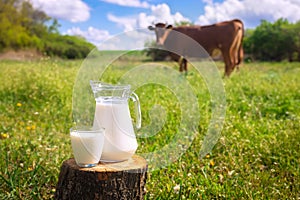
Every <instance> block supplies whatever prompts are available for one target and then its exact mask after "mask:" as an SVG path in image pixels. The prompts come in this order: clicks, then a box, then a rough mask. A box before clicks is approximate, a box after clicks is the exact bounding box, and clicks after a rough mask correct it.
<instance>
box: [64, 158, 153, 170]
mask: <svg viewBox="0 0 300 200" xmlns="http://www.w3.org/2000/svg"><path fill="white" fill-rule="evenodd" d="M64 164H66V165H68V166H69V167H70V168H72V169H74V170H80V171H87V172H119V171H131V170H140V169H147V161H146V160H145V159H144V158H143V157H141V156H138V155H133V156H132V157H131V158H129V159H128V160H126V161H122V162H101V161H100V162H99V163H98V165H97V166H95V167H91V168H81V167H79V166H78V165H77V164H76V162H75V159H74V158H70V159H68V160H66V161H64Z"/></svg>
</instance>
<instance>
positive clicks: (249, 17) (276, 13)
mask: <svg viewBox="0 0 300 200" xmlns="http://www.w3.org/2000/svg"><path fill="white" fill-rule="evenodd" d="M203 2H206V3H207V5H206V6H205V8H204V11H205V13H204V15H201V16H199V18H198V20H197V21H196V22H195V23H196V24H201V25H205V24H211V23H215V22H219V21H224V20H229V19H233V18H240V19H242V20H243V21H244V23H245V26H246V27H250V28H251V27H255V26H256V25H259V23H260V21H261V20H262V19H264V20H268V21H271V22H274V21H276V20H277V19H279V18H285V19H288V20H289V21H290V22H296V21H298V20H300V12H299V10H300V1H299V0H260V1H259V2H257V1H253V0H244V1H241V0H224V1H223V2H222V3H217V2H213V1H211V0H203Z"/></svg>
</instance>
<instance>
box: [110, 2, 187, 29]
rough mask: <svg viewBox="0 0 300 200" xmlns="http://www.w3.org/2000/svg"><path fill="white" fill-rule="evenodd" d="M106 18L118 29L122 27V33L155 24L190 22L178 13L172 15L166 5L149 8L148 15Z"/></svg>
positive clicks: (111, 15)
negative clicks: (116, 25) (115, 24)
mask: <svg viewBox="0 0 300 200" xmlns="http://www.w3.org/2000/svg"><path fill="white" fill-rule="evenodd" d="M107 18H108V20H110V21H111V22H114V23H117V24H118V26H119V27H123V29H124V31H130V30H134V29H136V28H147V27H148V26H149V25H151V24H153V23H157V22H164V23H165V22H166V23H169V24H175V23H176V22H181V21H190V20H189V19H188V18H185V17H184V16H183V15H182V14H181V13H179V12H176V13H175V14H172V13H171V10H170V8H169V6H168V5H167V4H159V5H157V6H151V13H150V14H149V15H147V14H146V13H140V14H139V15H138V16H125V17H119V16H115V15H113V14H108V15H107Z"/></svg>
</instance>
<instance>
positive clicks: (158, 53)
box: [146, 18, 300, 61]
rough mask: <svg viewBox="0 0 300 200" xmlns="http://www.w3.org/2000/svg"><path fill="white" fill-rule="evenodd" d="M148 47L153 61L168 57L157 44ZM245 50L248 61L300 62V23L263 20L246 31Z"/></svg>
mask: <svg viewBox="0 0 300 200" xmlns="http://www.w3.org/2000/svg"><path fill="white" fill-rule="evenodd" d="M176 25H177V26H178V25H191V24H190V23H188V24H187V23H186V22H183V23H178V24H176ZM146 46H147V47H152V48H149V49H146V54H147V55H148V56H150V57H151V58H152V59H153V60H163V59H165V58H166V57H167V56H168V53H167V52H165V51H163V50H157V49H156V45H155V42H150V43H148V44H146ZM243 48H244V53H245V60H246V61H283V60H288V61H300V21H298V22H296V23H290V22H289V21H288V20H286V19H282V18H281V19H278V20H277V21H275V22H274V23H271V22H268V21H266V20H262V21H261V23H260V25H259V26H257V27H256V28H254V29H247V30H245V35H244V38H243Z"/></svg>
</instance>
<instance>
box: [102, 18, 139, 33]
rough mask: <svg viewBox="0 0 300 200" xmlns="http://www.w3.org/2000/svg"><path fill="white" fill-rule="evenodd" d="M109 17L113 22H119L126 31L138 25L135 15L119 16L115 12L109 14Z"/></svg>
mask: <svg viewBox="0 0 300 200" xmlns="http://www.w3.org/2000/svg"><path fill="white" fill-rule="evenodd" d="M107 19H108V20H109V21H111V22H114V23H117V25H118V26H119V27H122V28H123V29H124V31H130V30H133V29H134V28H135V25H136V18H135V17H117V16H115V15H113V14H108V15H107Z"/></svg>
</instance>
